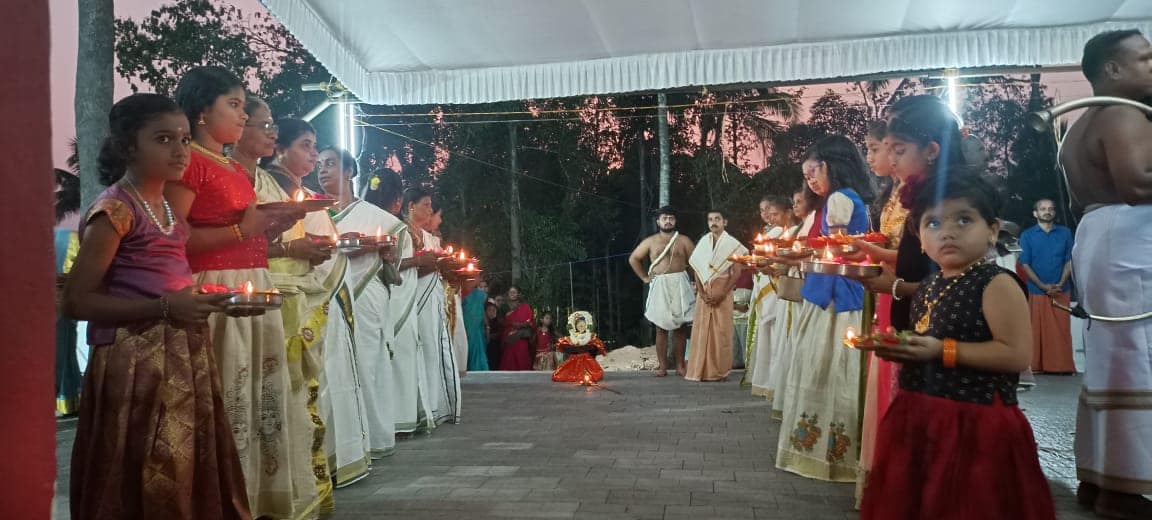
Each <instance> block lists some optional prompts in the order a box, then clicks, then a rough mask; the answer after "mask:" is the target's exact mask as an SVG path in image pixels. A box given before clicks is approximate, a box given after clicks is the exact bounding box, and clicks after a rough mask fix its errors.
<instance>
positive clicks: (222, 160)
mask: <svg viewBox="0 0 1152 520" xmlns="http://www.w3.org/2000/svg"><path fill="white" fill-rule="evenodd" d="M192 149H193V150H196V151H197V152H200V153H202V154H204V155H207V156H208V158H209V159H212V160H213V161H216V162H218V163H220V164H222V165H224V166H232V160H231V159H229V158H227V157H224V156H223V155H220V154H218V153H216V152H213V151H212V150H209V149H207V148H204V147H203V146H200V143H197V142H196V141H192Z"/></svg>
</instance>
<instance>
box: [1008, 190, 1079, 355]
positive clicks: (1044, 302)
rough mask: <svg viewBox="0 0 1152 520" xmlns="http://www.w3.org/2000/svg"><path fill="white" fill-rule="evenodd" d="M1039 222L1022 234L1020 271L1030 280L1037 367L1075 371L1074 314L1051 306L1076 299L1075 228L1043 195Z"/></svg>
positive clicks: (1035, 209)
mask: <svg viewBox="0 0 1152 520" xmlns="http://www.w3.org/2000/svg"><path fill="white" fill-rule="evenodd" d="M1032 216H1034V217H1036V225H1035V226H1032V227H1030V228H1028V229H1025V230H1024V232H1023V233H1021V234H1020V248H1021V254H1020V270H1021V271H1022V272H1023V273H1024V275H1025V277H1027V281H1028V305H1029V306H1030V307H1031V315H1032V371H1033V372H1036V373H1041V374H1043V373H1049V374H1073V373H1075V372H1076V364H1075V363H1073V361H1072V317H1071V316H1070V315H1069V314H1068V313H1067V312H1064V311H1062V310H1059V309H1057V308H1056V307H1053V306H1052V302H1053V301H1055V302H1057V303H1060V304H1063V305H1064V306H1068V302H1069V300H1071V289H1072V288H1071V285H1070V284H1069V279H1070V278H1071V277H1072V230H1070V229H1068V228H1066V227H1064V226H1061V225H1058V224H1056V203H1054V202H1052V201H1051V200H1049V199H1040V200H1038V201H1036V204H1035V205H1034V206H1033V209H1032Z"/></svg>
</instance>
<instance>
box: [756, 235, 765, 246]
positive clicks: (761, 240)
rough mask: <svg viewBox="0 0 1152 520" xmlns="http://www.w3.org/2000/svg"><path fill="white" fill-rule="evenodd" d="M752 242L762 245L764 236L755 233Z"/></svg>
mask: <svg viewBox="0 0 1152 520" xmlns="http://www.w3.org/2000/svg"><path fill="white" fill-rule="evenodd" d="M754 242H755V243H757V244H760V243H763V242H764V234H763V233H756V240H754Z"/></svg>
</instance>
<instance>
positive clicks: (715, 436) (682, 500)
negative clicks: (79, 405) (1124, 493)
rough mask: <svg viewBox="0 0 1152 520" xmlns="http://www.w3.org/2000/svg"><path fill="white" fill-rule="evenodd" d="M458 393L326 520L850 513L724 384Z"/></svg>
mask: <svg viewBox="0 0 1152 520" xmlns="http://www.w3.org/2000/svg"><path fill="white" fill-rule="evenodd" d="M734 379H739V378H738V377H735V378H734ZM1038 379H1039V384H1038V386H1037V387H1036V388H1035V389H1034V390H1032V391H1031V392H1027V393H1023V394H1021V403H1022V406H1023V407H1024V408H1025V414H1026V415H1027V416H1028V418H1029V420H1030V421H1031V422H1032V425H1033V428H1034V430H1035V432H1036V440H1037V443H1038V444H1039V446H1040V460H1041V465H1042V466H1043V468H1044V471H1045V473H1046V474H1047V475H1048V477H1049V478H1050V482H1051V484H1052V493H1053V496H1054V498H1055V501H1056V506H1057V514H1058V515H1059V517H1060V518H1061V519H1072V520H1080V519H1084V520H1087V519H1091V518H1094V516H1093V515H1092V513H1091V512H1089V511H1083V510H1081V509H1079V508H1078V507H1077V506H1076V502H1075V498H1074V490H1075V486H1076V481H1075V467H1074V466H1075V465H1074V457H1073V454H1072V435H1071V434H1070V432H1072V430H1073V429H1074V418H1075V409H1076V404H1075V403H1076V396H1077V393H1078V391H1079V384H1080V378H1079V377H1075V376H1072V377H1057V376H1040V377H1039V378H1038ZM609 388H610V389H611V390H613V391H609V390H607V389H609ZM616 392H619V393H616ZM463 393H464V395H466V396H467V403H468V404H467V407H466V408H465V416H464V422H463V423H462V424H457V425H443V426H441V427H439V428H437V429H436V430H435V431H434V432H432V433H431V435H417V436H414V437H412V438H411V439H408V440H405V441H402V442H400V443H399V444H398V446H397V452H396V454H395V455H394V456H392V457H387V458H384V459H381V460H378V461H375V462H374V464H373V468H372V471H371V473H370V474H369V475H368V476H367V477H366V478H364V479H363V480H361V481H360V482H357V483H355V484H353V485H351V486H348V487H345V488H341V489H338V490H336V492H335V495H336V496H335V500H336V511H335V513H334V514H333V515H332V516H331V518H333V519H367V518H383V519H390V518H404V519H418V520H424V519H428V520H436V519H449V518H450V519H467V520H485V519H501V518H503V519H507V518H560V519H569V518H572V519H575V518H581V519H596V520H616V519H630V520H677V519H693V520H696V519H707V518H723V519H733V520H740V519H753V518H755V519H762V520H785V519H788V520H791V519H797V518H802V519H804V520H823V519H832V520H839V519H856V518H858V514H857V513H856V511H855V510H854V509H853V506H854V504H855V499H854V496H853V495H854V491H855V489H854V486H853V484H843V483H839V484H838V483H829V482H821V481H816V480H810V479H807V478H804V477H800V476H798V475H793V474H791V473H788V472H785V471H781V470H778V469H776V467H775V453H776V442H777V440H778V435H779V431H780V423H779V421H776V420H772V419H771V418H770V411H769V407H768V404H767V402H766V401H765V400H763V399H760V398H756V397H753V396H751V395H749V394H748V392H747V391H746V390H742V389H740V388H739V386H738V385H737V384H736V383H735V382H734V381H733V382H729V383H718V384H706V385H705V384H691V383H687V382H685V381H683V380H680V379H677V378H675V377H668V378H663V379H658V378H653V377H651V376H650V375H647V374H625V373H609V374H608V375H607V379H606V380H605V381H604V382H603V383H602V387H600V388H599V389H596V390H588V389H583V388H580V387H573V386H571V385H558V384H553V383H552V382H551V381H550V380H549V379H548V374H547V373H517V374H513V373H499V372H491V373H473V374H469V376H468V377H467V378H466V379H465V380H464V382H463ZM509 410H511V411H513V413H514V415H502V414H503V413H504V412H505V411H509ZM57 430H58V432H57V441H58V442H57V460H58V467H59V471H58V473H57V475H58V477H57V482H58V484H57V493H58V496H57V497H56V498H55V500H54V504H55V506H56V507H55V513H54V518H56V519H67V518H69V516H68V507H67V504H68V502H67V496H66V493H67V491H68V480H67V479H68V475H69V472H68V461H69V459H70V457H71V448H72V438H73V436H74V434H75V421H74V420H72V421H67V420H65V421H60V422H58V424H57Z"/></svg>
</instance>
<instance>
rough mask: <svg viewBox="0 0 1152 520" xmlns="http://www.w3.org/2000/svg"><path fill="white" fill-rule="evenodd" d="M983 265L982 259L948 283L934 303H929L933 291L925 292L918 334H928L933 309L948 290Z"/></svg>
mask: <svg viewBox="0 0 1152 520" xmlns="http://www.w3.org/2000/svg"><path fill="white" fill-rule="evenodd" d="M981 265H984V260H983V259H980V260H978V261H976V262H975V263H973V264H972V265H970V266H968V268H967V269H965V270H964V272H963V273H960V276H957V277H956V278H953V279H952V281H951V282H948V285H946V286H944V290H942V291H940V293H939V294H937V295H936V299H934V300H932V301H928V293H929V292H931V291H924V299H923V300H922V301H923V302H924V307H925V309H924V314H923V315H921V316H920V319H919V320H917V321H916V333H917V334H924V333H926V332H928V329H929V328H931V327H932V309H933V308H934V307H936V304H937V303H940V299H941V298H943V297H944V295H945V294H947V293H948V290H949V289H951V288H952V287H953V286H954V285H956V283H957V282H959V281H960V280H963V279H964V277H965V276H968V273H971V272H972V270H973V269H975V268H976V267H978V266H981ZM937 280H940V278H936V280H933V281H932V285H933V286H935V285H936V281H937Z"/></svg>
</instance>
